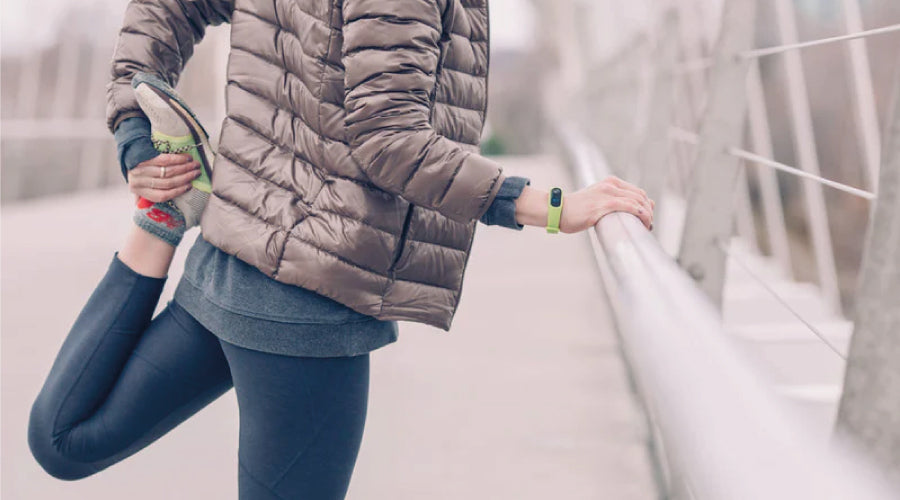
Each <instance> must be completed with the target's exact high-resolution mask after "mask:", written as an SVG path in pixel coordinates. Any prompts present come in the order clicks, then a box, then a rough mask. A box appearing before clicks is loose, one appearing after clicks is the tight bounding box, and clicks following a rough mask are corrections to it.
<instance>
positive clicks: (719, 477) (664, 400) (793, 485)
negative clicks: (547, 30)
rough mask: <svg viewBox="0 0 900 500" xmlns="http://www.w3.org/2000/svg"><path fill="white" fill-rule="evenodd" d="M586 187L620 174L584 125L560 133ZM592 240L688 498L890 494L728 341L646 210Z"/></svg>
mask: <svg viewBox="0 0 900 500" xmlns="http://www.w3.org/2000/svg"><path fill="white" fill-rule="evenodd" d="M557 132H558V134H559V136H560V140H561V142H562V144H563V146H564V148H563V149H564V151H565V153H566V156H567V160H568V163H569V165H570V166H571V168H572V170H573V171H574V173H575V177H576V179H577V182H576V184H577V186H578V187H584V186H588V185H591V184H593V183H595V182H597V181H598V180H600V179H601V178H603V177H605V176H607V175H609V169H608V166H607V165H606V161H605V159H604V158H603V156H602V154H601V153H600V152H599V150H597V149H596V148H595V147H593V145H592V144H591V143H590V141H588V140H586V139H585V138H584V137H583V136H581V135H580V134H579V133H578V132H577V131H576V130H574V129H571V128H568V127H562V126H561V127H559V128H558V130H557ZM594 230H595V233H596V234H595V236H596V237H595V238H593V237H592V238H591V242H592V245H593V246H594V247H595V255H596V257H597V262H598V265H599V266H600V269H601V275H602V277H603V281H604V286H605V289H606V291H607V294H608V295H609V298H610V304H611V305H612V309H613V312H614V314H615V318H616V324H617V327H618V329H619V334H620V337H621V340H622V344H623V350H624V352H625V354H626V358H627V361H628V363H629V366H630V369H631V371H632V373H633V374H634V375H635V378H636V380H637V384H638V388H639V391H640V393H641V395H642V399H643V402H644V404H645V407H646V410H647V411H648V412H649V414H650V416H651V422H652V425H653V426H654V427H655V429H654V431H655V432H654V435H655V438H656V439H657V440H658V443H657V445H658V448H659V449H661V450H664V451H663V452H662V453H663V454H664V460H663V461H662V463H663V464H664V468H665V471H664V473H665V476H666V479H667V482H668V487H667V489H668V490H669V493H670V494H671V496H674V497H677V498H698V499H729V500H740V499H748V500H751V499H752V500H759V499H762V498H765V499H767V500H778V499H791V500H796V499H798V498H816V499H850V498H859V499H871V500H878V499H888V498H894V496H892V494H891V493H890V492H889V490H888V489H887V488H886V486H885V485H883V484H881V483H879V481H878V480H877V479H874V478H873V477H872V476H871V475H870V473H869V472H867V468H868V467H869V466H868V465H866V464H865V461H864V459H862V458H861V457H859V456H858V455H856V453H855V452H853V451H851V450H850V449H848V448H843V447H842V446H841V445H839V444H835V446H834V447H833V448H831V449H823V446H822V443H819V442H816V440H815V439H814V438H813V437H812V436H811V435H810V434H809V433H808V429H807V428H806V427H805V426H804V425H803V424H802V420H801V419H800V418H799V417H798V416H797V415H794V414H793V413H792V411H791V408H790V407H789V406H788V405H786V404H785V402H784V400H782V399H781V398H779V397H778V395H777V394H776V393H775V392H774V391H773V390H772V388H771V386H769V385H768V384H766V383H764V380H765V378H766V377H765V375H764V374H761V373H759V372H758V370H757V369H756V368H755V367H754V365H753V364H752V363H749V362H748V361H747V360H746V359H745V358H744V357H743V356H742V355H741V353H740V352H739V351H738V350H736V349H735V347H734V345H732V344H731V342H730V341H729V337H728V336H727V335H726V334H725V333H724V331H723V330H722V326H721V323H720V317H719V314H718V312H717V311H716V309H715V307H714V306H713V304H712V303H711V302H710V301H709V299H708V297H706V296H705V295H704V294H702V293H701V291H700V290H699V289H698V288H697V286H696V283H695V282H694V281H693V280H692V279H691V278H690V277H689V276H688V275H687V273H685V272H684V271H683V270H682V269H681V268H679V267H678V266H677V265H676V264H675V263H674V262H673V261H672V259H671V257H670V256H669V255H668V254H667V253H666V252H665V251H664V250H663V249H662V248H661V247H660V245H659V242H658V241H657V240H656V239H655V238H654V237H653V236H652V235H651V234H650V233H649V232H648V231H647V230H646V228H645V227H644V226H643V224H642V223H641V222H640V220H639V219H637V217H634V216H633V215H630V214H626V213H622V212H616V213H612V214H609V215H607V216H605V217H603V218H602V219H600V222H599V223H598V224H597V225H596V226H595V228H594Z"/></svg>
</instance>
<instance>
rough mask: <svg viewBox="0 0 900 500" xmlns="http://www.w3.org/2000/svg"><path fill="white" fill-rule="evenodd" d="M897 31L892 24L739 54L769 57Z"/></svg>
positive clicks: (899, 28)
mask: <svg viewBox="0 0 900 500" xmlns="http://www.w3.org/2000/svg"><path fill="white" fill-rule="evenodd" d="M896 31H900V24H892V25H890V26H883V27H881V28H875V29H871V30H866V31H860V32H857V33H850V34H849V35H840V36H833V37H828V38H820V39H818V40H810V41H808V42H799V43H789V44H785V45H776V46H773V47H766V48H762V49H753V50H747V51H744V52H741V53H739V54H738V57H740V58H743V59H752V58H754V57H763V56H769V55H773V54H780V53H782V52H787V51H789V50H795V49H805V48H807V47H816V46H818V45H826V44H829V43H835V42H843V41H847V40H856V39H858V38H867V37H871V36H877V35H885V34H888V33H894V32H896Z"/></svg>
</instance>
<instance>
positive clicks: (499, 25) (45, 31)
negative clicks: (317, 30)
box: [0, 0, 534, 52]
mask: <svg viewBox="0 0 900 500" xmlns="http://www.w3.org/2000/svg"><path fill="white" fill-rule="evenodd" d="M323 1H324V0H323ZM490 2H491V3H490V5H491V40H492V43H493V44H494V47H495V48H516V47H523V46H525V45H527V44H528V43H530V41H531V40H532V39H533V36H532V35H533V25H534V13H533V11H532V9H531V3H530V0H490ZM127 3H128V2H127V1H126V0H2V4H0V5H2V12H0V29H2V32H0V33H2V50H3V51H10V52H18V51H20V50H22V49H24V48H27V47H33V46H35V45H38V46H40V45H45V44H49V43H53V41H54V40H55V39H56V34H57V33H58V32H59V30H60V28H61V27H62V26H61V24H62V23H64V22H66V19H65V18H64V16H65V14H66V13H67V9H66V8H67V7H69V6H71V5H82V6H91V5H98V6H102V7H103V11H104V12H107V13H108V16H109V17H108V18H107V19H96V20H94V21H95V22H96V23H92V25H91V26H89V27H85V28H84V30H85V31H89V32H90V33H91V34H93V35H94V36H101V37H109V38H110V39H112V37H114V36H115V30H116V28H117V26H118V24H119V23H120V22H121V19H122V12H123V10H124V8H125V5H127ZM98 31H99V32H98Z"/></svg>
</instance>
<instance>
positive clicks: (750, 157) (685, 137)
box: [669, 127, 878, 200]
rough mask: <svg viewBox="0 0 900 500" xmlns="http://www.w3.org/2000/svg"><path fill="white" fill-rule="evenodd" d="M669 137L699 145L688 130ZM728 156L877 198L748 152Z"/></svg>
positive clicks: (672, 132)
mask: <svg viewBox="0 0 900 500" xmlns="http://www.w3.org/2000/svg"><path fill="white" fill-rule="evenodd" d="M669 137H670V138H672V139H673V140H676V141H679V142H685V143H688V144H694V145H697V144H700V136H699V135H698V134H695V133H693V132H691V131H689V130H685V129H683V128H679V127H670V128H669ZM728 154H730V155H732V156H735V157H737V158H741V159H743V160H747V161H752V162H754V163H757V164H759V165H763V166H766V167H771V168H774V169H775V170H781V171H782V172H787V173H789V174H793V175H796V176H798V177H803V178H804V179H810V180H813V181H816V182H819V183H821V184H824V185H826V186H828V187H832V188H834V189H837V190H839V191H843V192H845V193H849V194H852V195H854V196H859V197H860V198H865V199H867V200H874V199H876V198H877V197H878V196H877V195H876V194H875V193H872V192H870V191H865V190H863V189H859V188H855V187H853V186H848V185H847V184H842V183H840V182H837V181H833V180H830V179H826V178H824V177H821V176H818V175H815V174H811V173H809V172H805V171H803V170H800V169H799V168H796V167H792V166H790V165H785V164H784V163H779V162H777V161H775V160H772V159H770V158H766V157H764V156H760V155H758V154H755V153H751V152H750V151H747V150H744V149H740V148H730V149H728Z"/></svg>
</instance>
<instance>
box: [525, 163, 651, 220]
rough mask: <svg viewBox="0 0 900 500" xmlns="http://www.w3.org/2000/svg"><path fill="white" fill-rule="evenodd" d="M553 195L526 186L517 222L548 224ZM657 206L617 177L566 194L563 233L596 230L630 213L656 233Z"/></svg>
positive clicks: (637, 188) (635, 188) (562, 218)
mask: <svg viewBox="0 0 900 500" xmlns="http://www.w3.org/2000/svg"><path fill="white" fill-rule="evenodd" d="M549 196H550V193H549V192H547V191H543V190H540V189H536V188H532V187H531V186H525V189H524V190H522V194H521V195H520V196H519V197H518V198H517V199H516V220H517V221H518V222H519V224H524V225H527V226H545V225H546V224H547V202H548V198H549ZM655 206H656V202H654V201H653V200H651V199H650V198H648V197H647V193H646V192H645V191H644V190H643V189H641V188H639V187H637V186H635V185H634V184H631V183H629V182H626V181H623V180H622V179H619V178H618V177H616V176H609V177H607V178H605V179H603V180H602V181H600V182H596V183H594V184H592V185H590V186H587V187H585V188H582V189H579V190H578V191H575V192H574V193H571V194H564V196H563V207H562V214H561V215H560V221H559V231H560V232H562V233H578V232H581V231H584V230H586V229H590V228H592V227H594V225H595V224H597V222H598V221H599V220H600V218H601V217H603V216H604V215H606V214H609V213H612V212H628V213H630V214H633V215H634V216H636V217H637V218H639V219H640V220H641V222H642V223H643V224H644V226H646V227H647V229H653V208H654V207H655Z"/></svg>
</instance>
